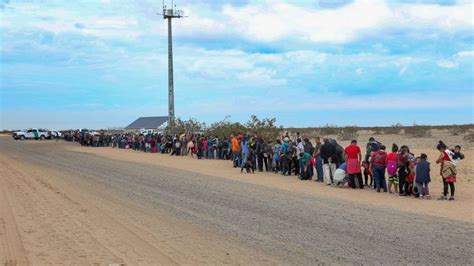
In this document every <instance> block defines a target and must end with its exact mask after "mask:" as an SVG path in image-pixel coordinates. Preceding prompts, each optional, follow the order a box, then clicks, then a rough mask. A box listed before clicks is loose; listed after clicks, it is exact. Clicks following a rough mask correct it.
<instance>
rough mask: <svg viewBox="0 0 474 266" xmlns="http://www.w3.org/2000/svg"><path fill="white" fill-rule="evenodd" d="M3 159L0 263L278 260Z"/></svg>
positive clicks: (67, 179)
mask: <svg viewBox="0 0 474 266" xmlns="http://www.w3.org/2000/svg"><path fill="white" fill-rule="evenodd" d="M30 145H31V144H30ZM2 148H3V147H2ZM0 164H1V167H0V264H1V263H4V264H5V265H27V264H32V265H51V264H63V265H64V264H82V265H91V264H97V265H98V264H101V265H108V264H114V263H119V264H127V265H156V264H158V263H159V264H165V265H174V264H209V263H212V264H236V263H237V262H238V263H243V264H249V263H259V264H274V263H275V262H274V260H273V259H271V258H269V257H268V256H266V255H264V254H263V253H259V252H256V251H253V250H251V249H248V248H244V247H242V246H241V245H240V244H238V243H236V242H235V241H231V240H229V239H228V238H226V237H223V236H221V235H219V234H216V233H213V232H210V231H208V230H204V229H202V228H200V227H197V226H194V225H190V224H188V223H185V222H182V221H179V220H178V219H176V218H174V217H171V216H169V215H166V214H164V213H161V212H160V211H158V210H157V209H155V208H146V207H143V206H138V205H134V204H132V203H130V201H124V200H122V199H121V198H120V197H117V195H113V194H112V195H110V194H107V193H106V192H105V191H104V190H101V189H97V188H96V187H94V186H91V184H90V183H86V182H81V181H80V180H75V181H72V180H71V178H70V175H67V176H65V174H64V173H61V172H57V171H54V170H51V169H48V168H44V167H39V166H35V165H32V164H31V163H28V164H26V163H25V162H23V160H21V158H18V157H16V158H11V157H9V156H6V154H5V153H4V150H3V149H2V153H0Z"/></svg>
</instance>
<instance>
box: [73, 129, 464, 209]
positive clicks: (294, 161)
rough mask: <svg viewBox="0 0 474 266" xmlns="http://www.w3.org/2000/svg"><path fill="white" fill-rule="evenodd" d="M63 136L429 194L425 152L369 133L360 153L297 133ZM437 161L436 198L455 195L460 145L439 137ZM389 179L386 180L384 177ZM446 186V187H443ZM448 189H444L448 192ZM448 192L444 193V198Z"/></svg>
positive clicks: (421, 195)
mask: <svg viewBox="0 0 474 266" xmlns="http://www.w3.org/2000/svg"><path fill="white" fill-rule="evenodd" d="M64 139H65V140H67V141H76V142H79V143H80V144H81V145H83V146H93V147H112V148H119V149H132V150H135V151H143V152H150V153H164V154H170V155H172V156H190V157H196V158H197V159H211V160H212V159H218V160H229V161H231V164H232V166H233V167H234V168H238V169H240V172H241V173H244V172H245V173H255V171H257V172H264V171H265V172H273V173H275V174H282V175H286V176H290V175H295V176H298V178H299V179H301V180H314V181H316V182H323V183H325V184H327V185H328V186H329V185H333V186H338V187H351V188H353V189H355V188H360V189H364V188H372V189H374V190H375V191H376V192H379V193H380V192H388V193H397V194H398V195H399V196H412V197H416V198H421V199H430V198H431V194H430V189H429V183H430V182H431V165H430V163H429V162H428V156H427V155H426V154H424V153H422V154H420V155H419V156H416V155H415V154H414V153H412V152H411V151H410V149H409V147H408V146H407V145H402V146H400V147H399V146H398V145H397V144H392V145H391V149H390V152H387V147H386V146H385V145H384V144H383V143H380V142H379V141H377V140H375V139H374V138H373V137H371V138H370V139H369V141H368V143H367V145H366V147H365V151H364V154H363V151H362V149H361V148H360V146H359V145H358V142H357V140H352V141H351V143H350V144H349V145H348V146H347V147H345V148H344V147H342V146H341V145H340V144H338V143H337V141H336V140H334V139H329V138H324V139H322V141H321V138H319V137H316V138H315V142H314V144H313V143H312V142H311V141H310V140H309V139H308V138H305V137H302V136H301V135H300V134H299V133H297V134H296V135H294V136H290V135H289V134H288V133H286V134H285V135H284V136H282V137H280V138H278V139H276V140H265V139H264V138H263V137H261V136H259V135H258V134H257V133H254V134H242V133H238V134H236V135H231V136H229V138H227V137H223V138H218V137H216V136H205V135H204V134H202V133H198V134H179V135H174V136H171V135H164V134H161V133H156V134H146V135H145V134H136V133H118V134H107V133H106V132H104V131H100V132H94V133H91V132H79V131H77V132H66V133H65V134H64ZM436 148H437V150H438V151H439V152H440V155H439V157H438V158H437V160H436V163H437V164H440V175H441V177H442V180H443V192H442V195H441V196H440V197H439V198H438V199H439V200H454V193H455V182H456V176H457V170H456V168H457V165H458V164H459V162H460V160H462V159H464V155H463V153H462V152H461V147H460V146H459V145H456V146H455V147H454V148H453V149H449V148H448V146H447V145H446V144H445V143H443V142H442V141H440V142H439V143H438V145H437V146H436ZM387 181H388V182H387ZM448 190H449V191H448ZM448 192H449V194H448ZM448 195H449V197H448Z"/></svg>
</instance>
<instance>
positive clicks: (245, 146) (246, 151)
mask: <svg viewBox="0 0 474 266" xmlns="http://www.w3.org/2000/svg"><path fill="white" fill-rule="evenodd" d="M240 147H241V148H242V163H241V165H240V172H241V173H242V172H243V171H244V168H246V166H247V163H248V159H249V158H248V156H249V153H250V147H249V142H248V140H247V136H244V137H243V138H242V141H241V142H240Z"/></svg>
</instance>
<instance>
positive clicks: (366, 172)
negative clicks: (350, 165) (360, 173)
mask: <svg viewBox="0 0 474 266" xmlns="http://www.w3.org/2000/svg"><path fill="white" fill-rule="evenodd" d="M361 166H362V167H364V181H365V182H364V183H365V184H364V185H365V186H366V187H372V184H373V182H374V180H373V178H372V172H371V171H370V167H369V164H368V163H367V162H366V161H365V160H363V161H362V164H361ZM369 177H370V183H369Z"/></svg>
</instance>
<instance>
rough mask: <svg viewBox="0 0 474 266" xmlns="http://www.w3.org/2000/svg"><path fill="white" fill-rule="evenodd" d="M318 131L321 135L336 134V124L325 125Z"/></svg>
mask: <svg viewBox="0 0 474 266" xmlns="http://www.w3.org/2000/svg"><path fill="white" fill-rule="evenodd" d="M319 132H320V133H321V135H322V136H329V135H336V134H337V132H338V131H337V126H333V125H326V126H324V127H322V128H320V129H319Z"/></svg>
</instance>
